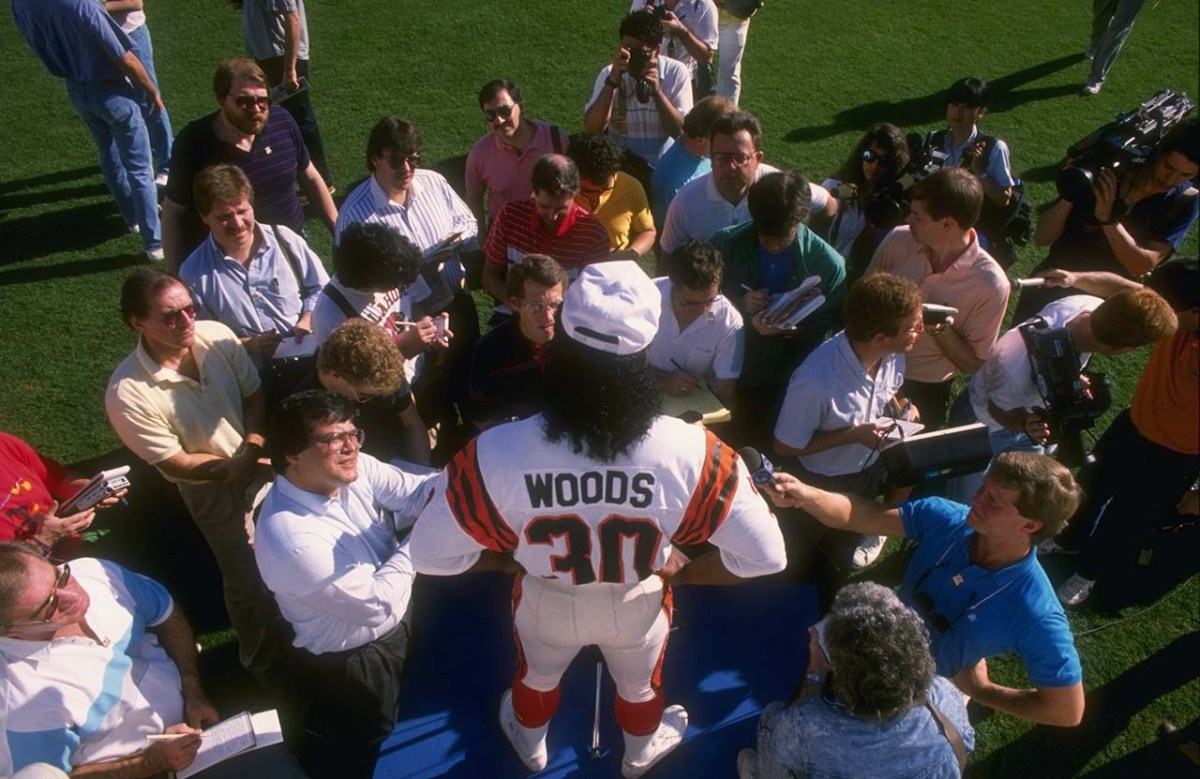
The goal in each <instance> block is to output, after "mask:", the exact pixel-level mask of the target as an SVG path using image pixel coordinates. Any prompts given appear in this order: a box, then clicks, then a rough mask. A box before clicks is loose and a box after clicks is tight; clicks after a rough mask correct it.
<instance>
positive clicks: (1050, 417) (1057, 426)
mask: <svg viewBox="0 0 1200 779" xmlns="http://www.w3.org/2000/svg"><path fill="white" fill-rule="evenodd" d="M1018 329H1019V331H1020V333H1021V338H1022V339H1024V341H1025V348H1026V350H1027V351H1028V352H1029V364H1030V367H1031V368H1032V370H1033V382H1034V384H1035V385H1037V390H1038V394H1040V395H1041V396H1042V400H1043V401H1044V402H1045V404H1046V406H1045V408H1043V409H1039V411H1040V412H1042V413H1043V414H1044V416H1045V418H1046V421H1047V422H1049V423H1050V441H1049V442H1050V443H1057V444H1058V452H1057V454H1056V456H1057V458H1058V461H1059V462H1060V463H1062V464H1063V465H1066V466H1067V467H1069V468H1074V467H1076V466H1079V465H1083V462H1084V449H1083V431H1084V430H1087V429H1088V428H1090V427H1092V426H1093V425H1094V424H1095V423H1096V420H1097V419H1098V418H1099V417H1100V416H1101V415H1102V414H1103V413H1104V412H1105V411H1107V410H1108V407H1109V406H1110V405H1112V391H1111V389H1110V387H1109V382H1108V377H1107V376H1106V375H1104V374H1103V373H1087V372H1085V371H1082V370H1081V369H1080V364H1079V351H1078V350H1077V349H1076V348H1075V340H1074V339H1073V338H1072V337H1071V333H1070V331H1068V330H1067V329H1066V328H1065V327H1047V326H1046V322H1045V320H1043V319H1041V318H1038V319H1035V320H1033V321H1031V322H1026V323H1025V324H1023V325H1020V326H1019V328H1018ZM1084 377H1087V380H1086V381H1085V379H1084Z"/></svg>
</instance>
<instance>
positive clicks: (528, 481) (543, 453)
mask: <svg viewBox="0 0 1200 779" xmlns="http://www.w3.org/2000/svg"><path fill="white" fill-rule="evenodd" d="M543 424H544V422H543V419H542V417H541V416H540V415H539V416H535V417H532V418H530V419H526V420H524V421H521V422H514V423H511V424H506V425H501V426H499V427H495V428H492V429H491V430H488V431H486V432H485V433H483V434H482V435H480V436H479V437H478V438H476V439H475V440H474V441H472V442H471V443H470V444H468V445H467V447H466V448H465V449H463V451H462V452H460V453H459V454H458V455H457V456H456V457H455V458H454V459H453V460H452V461H451V462H450V463H449V464H448V465H447V466H446V470H445V471H444V472H443V473H442V475H441V476H440V477H439V480H438V482H437V483H436V485H435V488H434V496H433V499H432V500H431V501H430V503H429V505H428V506H427V507H426V508H425V510H424V512H422V514H421V516H420V518H419V519H418V520H417V524H416V526H415V527H414V529H413V533H412V540H411V552H412V558H413V562H414V564H415V565H416V568H417V570H418V571H420V572H422V573H427V574H435V575H451V574H456V573H460V572H462V571H465V570H467V569H468V568H470V567H471V566H472V565H473V564H474V563H475V561H476V560H478V558H479V555H480V553H481V551H482V550H483V549H489V550H491V551H494V552H507V553H511V554H512V555H513V556H514V558H515V559H516V561H517V562H518V563H520V564H521V566H522V567H524V568H525V570H526V571H527V572H528V573H529V574H530V575H532V576H540V577H549V578H558V579H564V580H566V581H568V582H570V583H573V584H576V585H585V584H591V583H593V582H603V583H609V584H632V583H634V582H637V581H641V580H643V579H645V578H647V577H648V576H650V575H651V574H652V573H653V572H654V571H656V570H658V569H659V568H661V567H662V566H663V565H664V564H665V563H666V561H667V557H668V556H669V554H670V547H671V545H672V544H674V545H677V546H688V545H693V544H699V543H703V542H709V543H711V544H713V545H714V546H716V547H717V548H718V550H720V554H721V559H722V562H723V563H724V564H725V567H726V568H727V569H729V571H730V572H732V573H734V574H736V575H738V576H742V577H752V576H763V575H766V574H770V573H775V572H776V571H780V570H782V569H783V567H784V565H785V564H786V556H785V554H784V547H783V537H782V534H781V533H780V531H779V526H778V524H777V522H776V521H775V518H774V516H772V514H771V512H770V510H769V509H768V508H767V505H766V503H765V502H764V501H763V499H762V497H761V496H760V495H759V494H758V493H757V491H756V490H755V489H754V486H753V484H752V483H751V481H750V476H749V472H748V471H747V470H746V466H745V465H744V464H743V463H742V461H741V459H740V458H738V457H737V455H736V453H735V452H734V451H733V450H732V449H731V448H730V447H729V446H728V444H725V443H724V442H722V441H721V440H720V439H718V438H717V437H716V436H714V435H713V434H712V433H709V432H707V431H706V430H704V429H703V428H700V427H697V426H695V425H689V424H686V423H684V422H681V421H679V420H677V419H672V418H668V417H659V418H658V419H656V420H655V421H654V423H653V424H652V425H651V428H650V431H649V433H648V434H647V435H646V437H645V438H644V439H643V440H642V441H641V442H640V443H639V444H637V445H636V446H635V447H634V449H633V451H632V452H630V454H629V455H628V456H627V457H622V458H619V459H618V460H616V461H614V462H611V463H598V462H595V461H593V460H591V459H589V458H588V457H586V456H585V455H583V454H577V453H575V452H573V451H571V447H570V445H569V444H568V443H567V442H565V441H560V442H558V443H550V442H548V441H547V440H546V438H545V436H544V435H543V433H542V426H543Z"/></svg>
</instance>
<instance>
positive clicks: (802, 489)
mask: <svg viewBox="0 0 1200 779" xmlns="http://www.w3.org/2000/svg"><path fill="white" fill-rule="evenodd" d="M767 494H768V495H769V496H770V498H771V500H772V501H773V502H774V503H775V505H776V506H780V507H782V508H798V509H800V510H802V511H804V512H807V513H808V514H811V515H812V516H813V517H815V518H816V519H817V521H819V522H820V523H821V524H822V525H825V526H826V527H831V528H834V529H835V530H851V531H854V532H856V533H865V534H870V535H881V536H900V537H903V536H904V523H903V521H902V520H901V519H900V510H899V509H898V508H895V507H894V506H886V505H884V504H882V503H876V502H875V501H873V500H867V499H865V498H859V497H857V496H854V495H843V494H841V493H837V492H826V491H825V490H821V489H817V488H816V487H812V486H809V485H807V484H805V483H804V482H802V481H800V480H799V479H797V478H796V477H795V476H792V475H791V474H788V473H777V474H775V483H774V484H773V485H772V486H771V487H768V488H767Z"/></svg>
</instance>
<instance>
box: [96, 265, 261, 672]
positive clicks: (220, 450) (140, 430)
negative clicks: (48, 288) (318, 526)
mask: <svg viewBox="0 0 1200 779" xmlns="http://www.w3.org/2000/svg"><path fill="white" fill-rule="evenodd" d="M121 315H122V317H123V318H124V320H125V322H126V324H128V325H129V327H130V328H132V329H133V331H134V332H136V333H137V334H138V343H137V347H136V348H135V349H134V351H133V353H132V354H130V355H129V356H128V357H126V358H125V359H124V360H123V361H122V362H121V364H120V365H118V366H117V368H116V370H115V371H113V375H112V378H111V379H109V384H108V390H107V392H106V393H105V397H104V407H105V410H106V411H107V412H108V419H109V422H110V423H111V424H112V426H113V429H114V430H115V431H116V433H117V435H118V436H119V437H120V438H121V441H122V442H123V443H124V444H125V445H126V446H127V447H129V449H130V450H132V451H133V453H134V454H136V455H137V456H138V457H140V458H142V459H143V460H145V461H146V462H147V463H148V464H150V465H153V466H154V467H155V468H157V469H158V471H159V473H161V474H162V475H163V477H164V478H165V479H166V480H167V481H169V482H172V483H174V484H175V485H176V486H177V487H178V488H179V494H180V496H181V497H182V498H183V502H184V505H186V506H187V508H188V511H189V513H190V514H191V515H192V519H193V520H194V521H195V523H196V527H197V528H199V530H200V532H201V534H202V535H203V536H204V538H205V540H206V541H207V542H208V545H209V548H210V549H212V552H213V555H214V556H215V557H216V560H217V567H218V568H219V569H220V571H221V578H222V581H223V585H224V594H225V606H226V609H227V610H228V612H229V619H230V621H231V622H232V624H233V628H234V630H235V631H236V632H237V635H238V642H239V643H240V645H241V651H240V654H241V661H242V664H243V665H244V666H245V667H246V668H247V669H250V670H252V671H256V672H257V671H262V670H265V668H266V667H267V666H268V665H269V664H270V660H271V648H270V647H269V646H268V636H267V631H266V623H267V621H268V620H269V618H270V616H271V614H270V602H269V599H268V598H267V596H266V592H265V590H264V589H263V586H262V581H261V580H260V579H259V576H258V570H257V569H256V568H255V565H254V552H253V550H252V548H251V545H252V543H253V539H254V522H253V515H252V512H253V506H254V498H255V496H256V494H257V493H258V492H259V490H261V488H262V487H263V485H264V483H265V481H266V476H267V474H266V472H265V469H262V468H260V466H259V464H258V458H259V457H260V456H261V454H262V445H263V429H264V427H265V421H266V419H265V416H266V415H265V410H264V405H265V404H264V401H263V394H262V389H261V382H260V381H259V377H258V372H257V371H256V370H255V369H254V365H253V364H252V363H251V362H250V357H249V355H248V354H247V352H246V350H245V348H244V347H243V346H242V343H241V341H240V340H239V339H238V337H237V336H236V335H234V333H233V331H232V330H230V329H229V328H228V327H226V326H225V325H223V324H221V323H220V322H213V321H197V320H196V305H195V303H194V302H193V301H192V295H191V292H190V290H189V289H188V287H187V285H186V284H184V283H183V281H181V280H180V279H179V277H177V276H175V275H174V274H170V273H164V272H163V271H158V270H152V269H150V268H139V269H138V270H136V271H134V272H133V273H132V274H130V275H129V277H128V278H127V279H126V280H125V283H124V285H123V286H122V287H121Z"/></svg>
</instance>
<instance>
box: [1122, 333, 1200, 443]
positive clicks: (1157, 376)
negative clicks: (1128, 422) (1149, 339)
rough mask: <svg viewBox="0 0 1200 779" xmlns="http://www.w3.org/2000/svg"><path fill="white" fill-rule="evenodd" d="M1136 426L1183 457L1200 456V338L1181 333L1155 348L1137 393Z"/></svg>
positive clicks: (1134, 413) (1154, 440) (1133, 412)
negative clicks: (1185, 455)
mask: <svg viewBox="0 0 1200 779" xmlns="http://www.w3.org/2000/svg"><path fill="white" fill-rule="evenodd" d="M1131 413H1132V415H1133V424H1134V426H1135V427H1137V429H1138V432H1139V433H1141V434H1142V435H1143V436H1145V437H1146V438H1148V439H1149V440H1151V441H1153V442H1154V443H1156V444H1158V445H1159V446H1165V447H1166V448H1168V449H1170V450H1172V451H1175V452H1179V453H1181V454H1191V455H1197V454H1200V335H1198V334H1197V333H1196V332H1195V331H1191V332H1188V331H1183V330H1181V331H1178V332H1176V333H1175V335H1173V336H1171V337H1170V338H1164V339H1163V340H1161V341H1159V342H1158V343H1157V344H1155V345H1154V351H1153V352H1152V353H1151V355H1150V361H1149V362H1147V363H1146V370H1144V371H1143V372H1142V378H1141V380H1140V381H1139V382H1138V386H1137V390H1136V391H1135V392H1134V393H1133V409H1132V412H1131Z"/></svg>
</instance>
